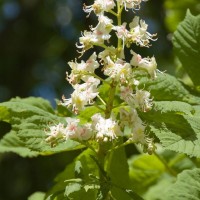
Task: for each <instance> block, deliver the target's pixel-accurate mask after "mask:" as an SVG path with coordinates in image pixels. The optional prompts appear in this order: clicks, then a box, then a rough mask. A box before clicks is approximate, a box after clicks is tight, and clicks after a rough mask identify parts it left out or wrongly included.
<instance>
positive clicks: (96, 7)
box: [83, 0, 115, 16]
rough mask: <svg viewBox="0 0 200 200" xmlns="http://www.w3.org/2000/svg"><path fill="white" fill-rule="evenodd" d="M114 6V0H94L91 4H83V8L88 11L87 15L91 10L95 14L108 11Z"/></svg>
mask: <svg viewBox="0 0 200 200" xmlns="http://www.w3.org/2000/svg"><path fill="white" fill-rule="evenodd" d="M114 7H115V2H114V0H95V1H94V4H93V5H90V6H86V5H84V7H83V10H84V11H85V12H86V13H88V16H89V15H90V13H91V12H92V11H94V13H95V14H96V15H101V14H102V13H103V12H108V11H109V10H111V9H113V8H114Z"/></svg>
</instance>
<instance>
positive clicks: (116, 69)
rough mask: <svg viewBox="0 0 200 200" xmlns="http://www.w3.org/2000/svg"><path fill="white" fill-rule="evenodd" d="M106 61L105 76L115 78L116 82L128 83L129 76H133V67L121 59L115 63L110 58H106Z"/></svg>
mask: <svg viewBox="0 0 200 200" xmlns="http://www.w3.org/2000/svg"><path fill="white" fill-rule="evenodd" d="M106 60H107V65H106V67H105V69H104V74H105V75H107V76H109V77H110V78H113V79H114V80H115V81H120V82H121V83H126V82H127V79H128V78H129V76H131V72H132V71H131V65H130V64H129V63H127V62H124V61H123V60H121V59H117V61H116V62H113V61H112V59H111V58H110V57H109V56H108V57H106Z"/></svg>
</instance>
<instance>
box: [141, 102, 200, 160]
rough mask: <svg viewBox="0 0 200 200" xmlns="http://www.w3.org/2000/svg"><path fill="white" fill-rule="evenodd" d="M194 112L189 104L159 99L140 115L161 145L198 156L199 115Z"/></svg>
mask: <svg viewBox="0 0 200 200" xmlns="http://www.w3.org/2000/svg"><path fill="white" fill-rule="evenodd" d="M194 113H196V112H195V107H193V106H191V105H190V104H187V103H184V102H178V101H161V102H155V105H154V109H153V110H152V111H150V112H148V113H145V114H143V115H142V116H143V117H144V119H146V120H147V121H148V124H149V126H150V130H151V131H152V132H153V133H154V134H155V135H156V136H157V137H158V138H159V140H160V142H161V143H162V145H163V147H165V148H166V149H168V150H173V151H176V152H179V153H186V154H188V155H189V156H195V157H200V153H199V152H200V151H199V150H200V146H199V144H200V135H199V133H200V125H199V120H200V115H197V114H196V115H194Z"/></svg>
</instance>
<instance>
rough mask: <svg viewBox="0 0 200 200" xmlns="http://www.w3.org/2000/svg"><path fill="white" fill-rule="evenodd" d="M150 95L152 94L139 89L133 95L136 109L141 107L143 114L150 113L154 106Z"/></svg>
mask: <svg viewBox="0 0 200 200" xmlns="http://www.w3.org/2000/svg"><path fill="white" fill-rule="evenodd" d="M150 95H151V94H150V93H149V92H148V91H145V90H138V89H137V90H136V92H135V94H134V95H133V99H134V105H135V107H136V108H137V107H139V108H140V109H141V110H142V111H143V112H147V111H149V110H150V109H151V108H152V106H153V103H152V99H150Z"/></svg>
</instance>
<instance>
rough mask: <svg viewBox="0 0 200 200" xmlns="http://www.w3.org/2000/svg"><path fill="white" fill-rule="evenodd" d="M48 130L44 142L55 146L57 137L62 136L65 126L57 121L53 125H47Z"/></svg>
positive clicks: (60, 137)
mask: <svg viewBox="0 0 200 200" xmlns="http://www.w3.org/2000/svg"><path fill="white" fill-rule="evenodd" d="M49 129H50V130H48V132H47V136H48V137H47V138H46V140H45V141H46V142H48V143H51V145H52V146H55V145H56V143H57V141H58V140H59V139H63V138H64V133H65V127H64V124H62V123H59V124H57V125H54V126H50V127H49Z"/></svg>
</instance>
